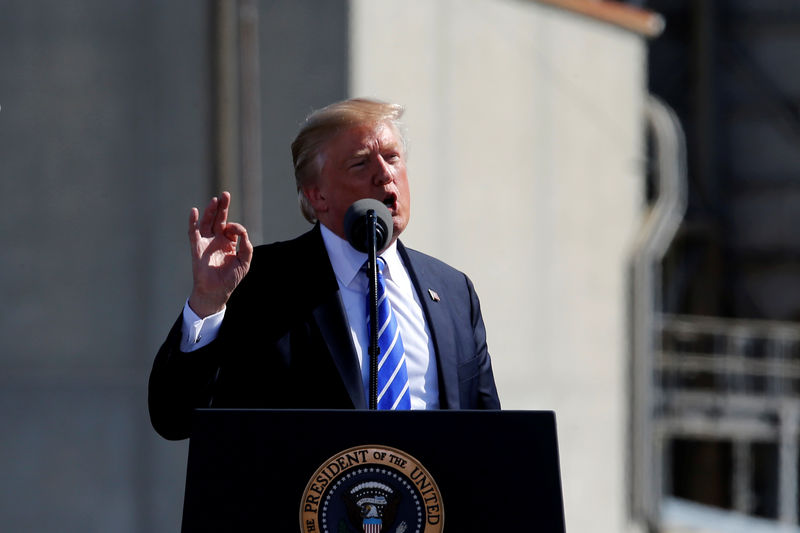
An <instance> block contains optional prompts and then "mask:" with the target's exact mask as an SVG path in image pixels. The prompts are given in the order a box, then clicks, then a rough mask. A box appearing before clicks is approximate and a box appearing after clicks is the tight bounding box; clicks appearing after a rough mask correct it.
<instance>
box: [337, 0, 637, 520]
mask: <svg viewBox="0 0 800 533" xmlns="http://www.w3.org/2000/svg"><path fill="white" fill-rule="evenodd" d="M379 20H391V21H393V22H392V23H391V24H376V23H375V21H379ZM351 27H352V29H351V39H352V40H351V55H352V70H351V80H352V86H351V93H352V94H354V95H356V94H363V95H373V96H378V97H381V98H384V99H388V100H393V101H397V102H401V103H403V104H405V105H407V109H408V111H407V122H408V126H409V130H410V143H411V148H410V160H409V175H410V179H411V192H412V204H413V209H412V218H411V224H410V225H409V228H408V230H407V231H406V233H405V234H404V236H403V240H404V242H405V243H406V244H408V245H409V246H412V247H415V248H418V249H421V250H423V251H425V252H428V253H431V254H433V255H436V256H438V257H441V258H443V259H445V260H447V261H448V262H450V263H451V264H453V265H454V266H457V267H459V268H461V269H462V270H464V271H465V272H467V273H468V274H469V275H470V277H471V278H472V280H473V281H474V283H475V286H476V288H477V290H478V294H479V295H480V296H481V300H482V307H483V314H484V319H485V321H486V326H487V331H488V335H489V337H488V341H489V348H490V352H491V353H492V354H493V362H494V368H495V372H496V377H497V383H498V389H499V391H500V396H501V400H502V401H503V406H504V408H509V409H553V410H555V411H556V414H557V420H558V424H559V439H560V450H561V461H562V463H561V468H562V476H563V485H564V496H565V506H566V514H567V526H568V529H569V530H570V531H595V532H608V533H617V532H619V531H624V530H625V529H626V528H627V527H628V524H627V518H626V513H627V511H626V508H625V505H626V503H625V502H626V499H625V498H626V494H625V490H626V485H625V468H626V466H625V465H626V459H627V449H626V443H627V441H626V440H625V439H626V430H627V427H626V426H627V404H626V399H627V390H628V383H627V378H626V375H627V374H626V373H627V360H628V359H627V344H626V261H627V258H628V254H629V246H630V244H631V241H632V238H633V236H634V235H635V232H636V228H637V224H638V220H639V213H640V210H641V209H642V194H643V193H642V191H643V184H644V178H643V131H644V130H643V127H644V123H643V116H642V108H643V98H644V96H645V79H644V76H645V61H646V56H645V53H646V49H645V43H644V42H643V40H642V39H641V38H640V37H639V36H637V35H634V34H632V33H629V32H627V31H623V30H621V29H618V28H616V27H613V26H610V25H607V24H604V23H599V22H596V21H593V20H589V19H586V18H583V17H580V16H577V15H574V14H571V13H566V12H564V11H559V10H555V9H552V8H549V7H545V6H542V5H540V4H537V3H535V2H521V1H517V0H463V1H457V0H452V1H440V2H429V1H425V0H418V1H410V0H397V1H391V2H389V1H387V2H374V1H371V0H354V1H353V2H352V22H351Z"/></svg>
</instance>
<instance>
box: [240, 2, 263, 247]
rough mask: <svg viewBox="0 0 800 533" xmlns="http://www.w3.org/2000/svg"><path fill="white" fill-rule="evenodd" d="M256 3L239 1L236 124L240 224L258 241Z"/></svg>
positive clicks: (260, 230) (260, 202)
mask: <svg viewBox="0 0 800 533" xmlns="http://www.w3.org/2000/svg"><path fill="white" fill-rule="evenodd" d="M258 47H259V44H258V2H257V0H239V72H240V76H241V77H240V91H239V94H240V102H241V105H240V107H239V121H240V125H241V127H240V131H241V145H242V183H241V194H242V196H241V206H242V223H243V224H244V225H245V226H246V227H247V231H248V233H249V234H250V239H251V240H252V241H254V242H261V240H262V233H263V217H262V210H263V197H262V190H263V187H262V182H261V180H262V179H263V177H262V176H261V80H260V72H261V70H260V68H259V59H258V58H259V55H258Z"/></svg>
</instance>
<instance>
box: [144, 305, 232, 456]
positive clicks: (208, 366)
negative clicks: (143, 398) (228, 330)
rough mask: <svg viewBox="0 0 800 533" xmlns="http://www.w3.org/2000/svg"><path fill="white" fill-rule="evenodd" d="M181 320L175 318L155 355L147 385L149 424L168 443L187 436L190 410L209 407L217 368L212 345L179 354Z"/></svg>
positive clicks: (214, 349)
mask: <svg viewBox="0 0 800 533" xmlns="http://www.w3.org/2000/svg"><path fill="white" fill-rule="evenodd" d="M182 320H183V318H182V317H181V316H179V317H178V320H177V321H176V322H175V325H174V326H173V327H172V329H171V330H170V332H169V335H168V336H167V339H166V341H164V344H163V345H162V346H161V349H159V351H158V354H156V358H155V361H154V362H153V369H152V371H151V372H150V382H149V384H148V397H147V404H148V409H149V411H150V422H151V423H152V425H153V428H154V429H155V430H156V431H157V432H158V434H159V435H161V436H162V437H164V438H166V439H170V440H179V439H185V438H188V437H189V434H190V432H191V424H192V411H193V410H194V409H196V408H201V407H209V406H210V404H211V402H212V393H213V386H214V381H215V379H216V375H217V371H218V368H219V364H218V358H217V355H216V344H217V343H216V342H211V343H210V344H209V345H208V346H204V347H203V348H200V349H198V350H195V351H193V352H191V353H184V352H181V351H180V348H179V346H180V339H181V323H182Z"/></svg>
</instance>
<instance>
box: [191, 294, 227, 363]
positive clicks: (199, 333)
mask: <svg viewBox="0 0 800 533" xmlns="http://www.w3.org/2000/svg"><path fill="white" fill-rule="evenodd" d="M224 317H225V309H224V308H223V309H222V311H220V312H218V313H214V314H213V315H209V316H207V317H205V318H200V317H199V316H197V314H195V312H194V311H192V308H191V307H189V300H186V303H185V304H184V306H183V325H182V326H181V333H182V334H181V346H180V349H181V351H182V352H185V353H188V352H193V351H195V350H199V349H200V348H202V347H203V346H205V345H206V344H208V343H210V342H211V341H213V340H214V339H216V338H217V334H218V333H219V327H220V326H221V325H222V319H223V318H224Z"/></svg>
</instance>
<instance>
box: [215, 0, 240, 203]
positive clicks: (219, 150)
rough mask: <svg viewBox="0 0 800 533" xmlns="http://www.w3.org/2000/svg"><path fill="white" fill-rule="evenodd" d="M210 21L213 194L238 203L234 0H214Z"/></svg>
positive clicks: (236, 40)
mask: <svg viewBox="0 0 800 533" xmlns="http://www.w3.org/2000/svg"><path fill="white" fill-rule="evenodd" d="M212 5H213V8H212V17H213V19H212V20H213V34H214V35H213V38H212V41H213V42H212V49H213V51H212V58H213V80H212V85H213V99H214V102H213V118H214V127H213V136H214V138H213V151H214V177H213V179H214V183H213V186H212V189H213V193H214V194H219V193H220V192H221V191H230V193H231V195H232V198H233V202H234V206H232V208H233V209H232V216H233V217H234V218H235V217H236V211H237V210H236V209H235V206H236V205H237V204H238V202H239V196H240V194H239V193H240V190H239V60H238V56H239V52H238V44H237V43H238V35H239V29H238V23H237V10H238V6H237V1H236V0H214V2H213V4H212Z"/></svg>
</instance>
